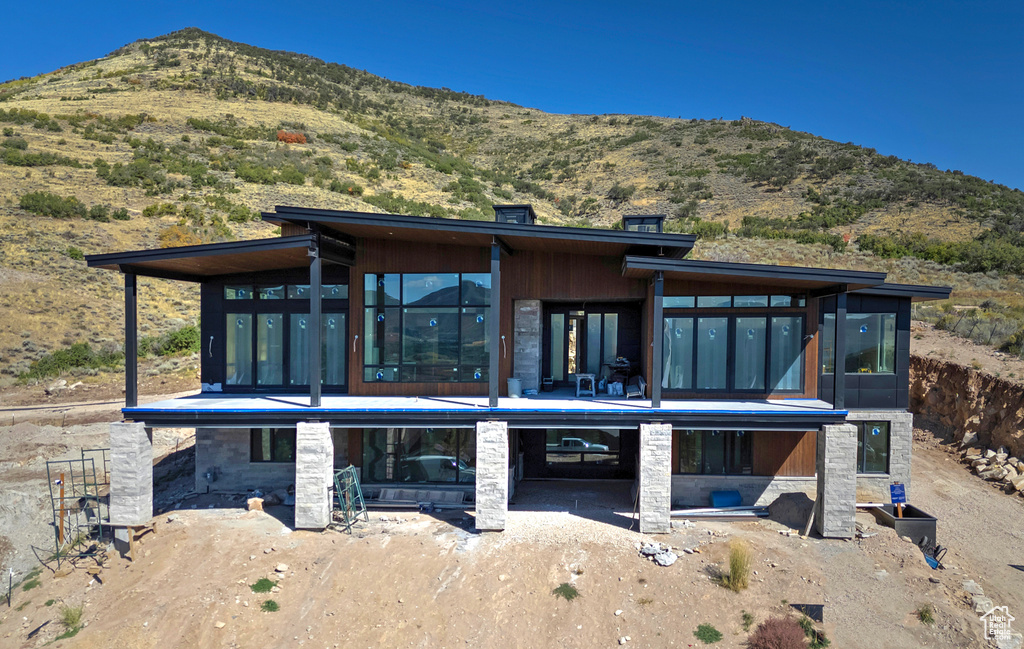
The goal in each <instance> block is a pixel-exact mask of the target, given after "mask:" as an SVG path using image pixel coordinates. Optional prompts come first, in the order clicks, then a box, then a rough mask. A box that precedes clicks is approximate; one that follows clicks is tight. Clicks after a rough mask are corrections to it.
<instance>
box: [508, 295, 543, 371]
mask: <svg viewBox="0 0 1024 649" xmlns="http://www.w3.org/2000/svg"><path fill="white" fill-rule="evenodd" d="M541 313H542V311H541V304H540V300H516V301H515V309H514V314H515V334H514V336H513V343H512V347H513V349H512V368H513V376H515V377H516V378H518V379H519V380H520V381H522V382H523V389H524V390H539V389H540V378H541V376H540V375H541V334H542V332H543V324H542V322H541Z"/></svg>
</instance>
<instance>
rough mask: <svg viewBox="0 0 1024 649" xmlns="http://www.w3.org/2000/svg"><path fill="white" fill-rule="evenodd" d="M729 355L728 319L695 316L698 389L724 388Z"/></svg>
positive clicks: (696, 385)
mask: <svg viewBox="0 0 1024 649" xmlns="http://www.w3.org/2000/svg"><path fill="white" fill-rule="evenodd" d="M728 357H729V319H728V318H697V380H696V383H695V384H694V387H695V388H696V389H698V390H724V389H726V387H727V383H726V370H727V369H728V363H727V360H728Z"/></svg>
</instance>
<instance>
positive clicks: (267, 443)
mask: <svg viewBox="0 0 1024 649" xmlns="http://www.w3.org/2000/svg"><path fill="white" fill-rule="evenodd" d="M249 461H250V462H294V461H295V429H294V428H253V429H252V430H251V431H250V433H249Z"/></svg>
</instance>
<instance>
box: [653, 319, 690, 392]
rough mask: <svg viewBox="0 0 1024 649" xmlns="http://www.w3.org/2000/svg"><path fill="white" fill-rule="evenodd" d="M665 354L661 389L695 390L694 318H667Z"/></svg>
mask: <svg viewBox="0 0 1024 649" xmlns="http://www.w3.org/2000/svg"><path fill="white" fill-rule="evenodd" d="M662 347H663V353H664V356H665V369H664V374H662V379H661V387H663V388H668V389H670V390H690V389H692V388H693V318H665V342H664V345H663V346H662Z"/></svg>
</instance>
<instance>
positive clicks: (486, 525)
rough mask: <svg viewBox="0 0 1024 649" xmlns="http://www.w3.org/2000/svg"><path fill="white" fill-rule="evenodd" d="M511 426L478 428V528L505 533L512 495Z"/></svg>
mask: <svg viewBox="0 0 1024 649" xmlns="http://www.w3.org/2000/svg"><path fill="white" fill-rule="evenodd" d="M508 475H509V466H508V422H504V421H481V422H478V423H477V425H476V528H477V529H478V530H488V531H499V530H503V529H505V519H506V517H507V516H508V493H509V479H508Z"/></svg>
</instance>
